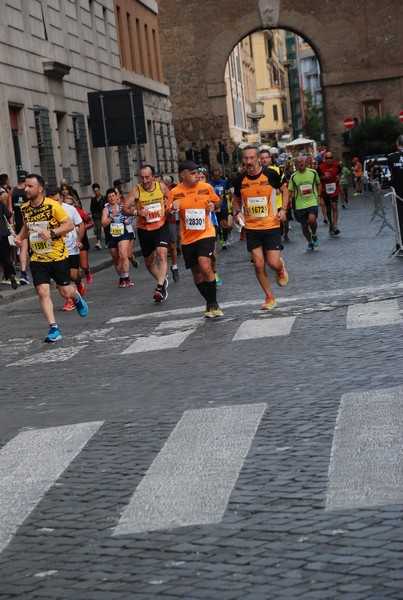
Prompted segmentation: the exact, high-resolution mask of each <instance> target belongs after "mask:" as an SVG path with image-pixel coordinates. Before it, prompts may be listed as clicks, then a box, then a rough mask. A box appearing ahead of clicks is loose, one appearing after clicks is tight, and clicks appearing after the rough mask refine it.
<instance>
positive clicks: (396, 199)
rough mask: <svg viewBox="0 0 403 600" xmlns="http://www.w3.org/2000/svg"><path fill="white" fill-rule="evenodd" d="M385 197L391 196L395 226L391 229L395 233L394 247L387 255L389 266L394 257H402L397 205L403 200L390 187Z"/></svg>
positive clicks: (402, 242) (402, 243) (402, 244)
mask: <svg viewBox="0 0 403 600" xmlns="http://www.w3.org/2000/svg"><path fill="white" fill-rule="evenodd" d="M386 195H387V196H391V200H392V211H393V220H394V224H395V226H394V227H393V231H394V232H395V242H396V243H395V247H394V248H393V249H392V252H391V253H390V254H389V258H390V260H389V264H390V263H391V262H392V260H393V259H394V258H395V256H400V257H403V241H402V230H401V228H400V220H399V210H398V203H399V202H403V198H400V196H398V195H397V194H396V190H395V188H393V187H391V188H390V192H389V194H386Z"/></svg>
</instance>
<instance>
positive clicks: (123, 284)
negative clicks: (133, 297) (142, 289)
mask: <svg viewBox="0 0 403 600" xmlns="http://www.w3.org/2000/svg"><path fill="white" fill-rule="evenodd" d="M118 287H119V288H124V287H126V284H125V280H124V279H123V277H120V279H119V283H118Z"/></svg>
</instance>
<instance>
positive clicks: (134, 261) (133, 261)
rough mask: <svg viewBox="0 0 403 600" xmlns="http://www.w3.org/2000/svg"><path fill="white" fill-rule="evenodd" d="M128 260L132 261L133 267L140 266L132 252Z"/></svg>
mask: <svg viewBox="0 0 403 600" xmlns="http://www.w3.org/2000/svg"><path fill="white" fill-rule="evenodd" d="M130 262H131V263H132V265H133V267H134V268H135V269H138V268H139V266H140V263H139V261H138V260H137V258H136V257H135V256H134V254H132V256H131V258H130Z"/></svg>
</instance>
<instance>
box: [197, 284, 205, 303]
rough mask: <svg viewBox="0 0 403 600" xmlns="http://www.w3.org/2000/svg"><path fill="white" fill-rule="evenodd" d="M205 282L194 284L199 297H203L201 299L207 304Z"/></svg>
mask: <svg viewBox="0 0 403 600" xmlns="http://www.w3.org/2000/svg"><path fill="white" fill-rule="evenodd" d="M206 285H207V282H206V281H202V282H201V283H196V287H197V289H198V290H199V292H200V293H201V295H202V296H203V298H204V299H205V301H206V302H207V303H208V300H207V296H208V293H207V288H206Z"/></svg>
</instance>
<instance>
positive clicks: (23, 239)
mask: <svg viewBox="0 0 403 600" xmlns="http://www.w3.org/2000/svg"><path fill="white" fill-rule="evenodd" d="M272 150H273V149H272V148H268V147H257V146H254V145H250V146H246V147H245V148H244V149H243V168H242V170H241V171H240V172H239V173H236V174H234V176H233V177H232V178H229V179H227V178H225V177H223V175H222V173H221V170H220V169H218V168H216V169H213V171H212V172H211V176H210V178H209V177H208V172H207V169H206V168H205V167H201V166H200V165H198V164H196V163H195V162H193V161H191V160H185V161H182V162H180V163H179V168H178V173H179V182H178V183H174V181H173V179H172V177H170V176H161V175H160V174H159V173H156V172H155V170H154V168H153V166H152V165H147V164H145V165H142V166H141V168H140V172H139V183H137V184H136V185H134V186H133V187H132V189H131V190H130V191H129V192H128V194H127V195H124V194H123V192H122V186H123V184H124V183H125V182H123V181H121V180H115V181H114V182H113V185H112V186H111V187H110V188H109V189H107V190H106V192H105V193H102V191H101V187H100V185H99V184H97V183H94V184H93V186H92V189H93V193H94V196H93V197H92V199H91V202H90V210H89V212H86V211H85V210H83V208H82V206H81V202H80V199H79V196H78V194H77V191H76V190H75V189H74V188H73V187H72V186H70V185H69V184H68V182H67V181H66V180H61V182H60V186H49V187H47V188H46V187H45V182H44V181H43V179H42V177H41V176H40V175H39V174H35V173H31V174H28V173H26V172H20V173H19V178H18V183H17V185H16V186H15V187H14V188H13V187H11V186H10V182H9V180H8V178H7V176H6V175H3V176H0V178H2V179H1V180H0V200H1V201H0V212H2V213H3V215H2V216H0V261H1V264H2V267H3V273H4V277H3V280H2V283H3V284H7V283H9V284H10V285H11V286H12V287H13V288H14V289H16V288H17V286H18V285H29V284H30V283H31V280H30V277H32V283H33V285H34V286H35V288H36V290H37V294H38V297H39V302H40V306H41V309H42V312H43V315H44V317H45V319H46V321H47V322H48V325H49V332H48V334H47V335H46V337H45V338H44V341H45V342H55V341H58V340H60V339H61V333H60V329H59V327H58V324H57V321H56V318H55V312H54V308H53V302H52V299H51V293H50V283H51V280H53V281H54V282H55V283H56V285H57V288H58V290H59V293H60V295H61V296H62V298H63V299H64V301H65V305H64V307H63V310H65V311H74V310H76V312H77V313H78V314H79V315H80V316H82V317H84V316H86V315H87V313H88V306H87V304H86V302H85V300H84V296H85V295H86V292H87V287H86V286H88V285H90V284H91V283H92V277H93V276H92V273H91V269H90V265H89V263H88V250H89V241H88V233H87V232H88V230H90V229H93V230H94V236H95V248H96V249H102V248H103V243H104V244H105V245H106V247H107V248H108V250H109V252H110V255H111V258H112V260H113V266H114V269H115V270H116V273H117V286H118V287H119V288H126V287H131V286H133V285H134V283H133V281H132V279H131V277H130V265H132V266H133V267H134V268H137V267H138V266H139V261H138V258H137V257H136V256H135V255H134V252H133V243H134V239H135V236H136V234H137V236H138V242H139V245H140V249H141V253H142V256H143V260H144V264H145V266H146V268H147V270H148V272H149V274H150V276H151V277H152V278H153V280H154V286H153V289H152V293H150V300H152V301H153V302H155V303H157V304H160V303H163V302H165V301H166V300H167V298H168V283H169V271H170V275H171V277H172V280H173V282H175V283H176V282H178V281H179V279H180V272H179V269H178V256H183V262H184V265H185V268H186V269H190V271H191V273H192V276H193V280H194V284H195V286H196V287H197V289H198V291H199V292H200V294H201V296H202V297H203V299H204V301H205V304H206V308H205V311H204V317H205V318H206V319H215V318H219V317H221V316H222V315H223V312H222V310H221V308H220V306H219V304H218V302H217V286H219V285H221V284H222V281H221V279H220V276H219V275H218V272H217V259H218V250H219V249H220V250H221V251H227V250H228V248H229V247H230V245H231V243H232V242H233V241H234V240H235V238H236V237H237V236H238V235H239V238H240V239H241V240H245V241H246V247H247V250H248V252H249V253H250V258H251V262H252V263H253V267H254V271H255V275H256V278H257V280H258V282H259V284H260V286H261V288H262V290H263V292H264V300H263V303H262V305H261V309H262V310H264V311H268V310H272V309H274V308H275V307H276V306H277V301H276V297H275V295H274V292H273V289H272V286H271V283H270V278H269V274H268V273H269V272H270V270H271V271H273V272H274V279H275V281H276V283H277V285H279V286H285V285H287V283H288V272H287V269H286V266H285V263H284V260H283V259H282V257H281V250H282V249H283V243H286V242H287V241H288V240H289V229H290V228H289V222H290V220H293V219H294V220H295V221H297V222H298V223H299V224H300V225H301V229H302V234H303V236H304V238H305V240H306V242H307V246H306V250H307V251H308V252H313V251H314V250H315V249H316V248H317V247H318V246H319V238H318V233H317V225H318V215H319V209H320V210H321V214H322V218H323V222H324V223H325V224H326V225H328V227H329V234H330V235H332V236H339V235H340V228H339V223H338V217H339V214H338V203H339V199H340V201H341V206H342V207H343V208H345V207H346V206H347V205H348V185H349V178H350V174H351V172H353V173H352V174H353V175H354V182H355V193H356V194H359V193H360V189H361V188H360V185H361V174H362V172H361V174H360V166H361V165H360V164H359V161H358V159H354V161H353V168H352V170H351V171H350V169H349V168H348V167H347V166H346V165H345V164H344V163H343V162H340V161H337V160H335V158H334V156H333V153H332V152H330V151H327V150H326V149H325V148H323V149H322V151H321V153H320V155H319V156H318V157H315V159H313V158H312V157H303V156H298V157H296V158H295V159H294V160H293V161H292V164H291V165H290V163H287V165H286V168H285V169H284V170H283V169H281V168H280V167H279V165H278V164H277V163H276V154H275V153H274V152H272ZM357 163H358V164H357ZM16 261H18V267H19V269H20V271H21V274H20V276H19V277H17V274H16V267H15V262H16ZM28 261H29V265H30V270H31V275H28V272H27V264H28ZM169 265H170V266H169ZM268 269H269V271H268Z"/></svg>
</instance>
